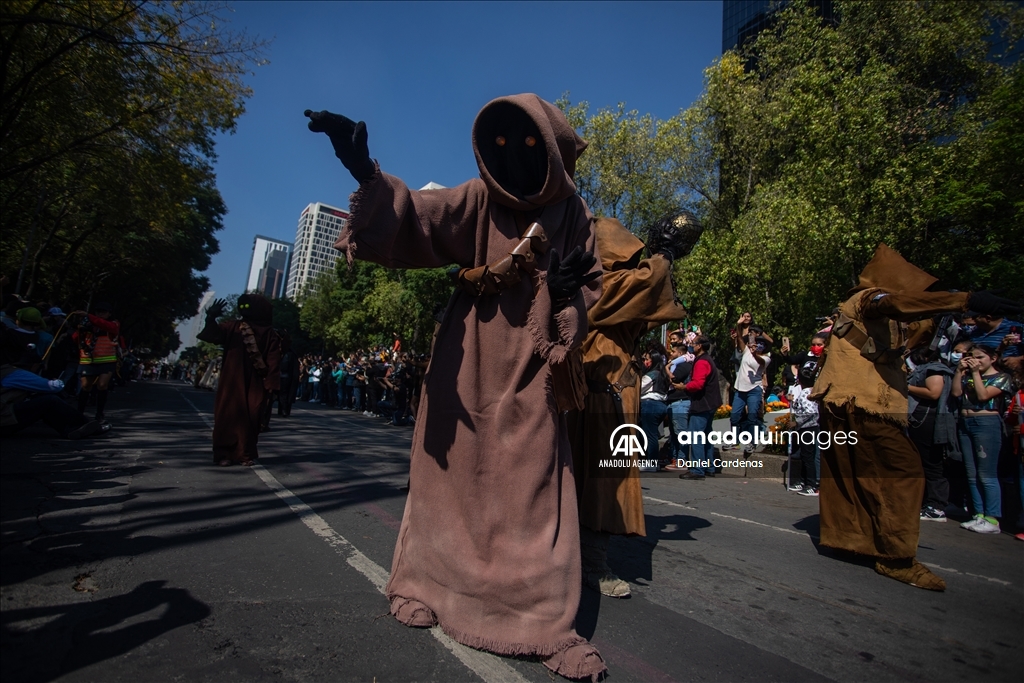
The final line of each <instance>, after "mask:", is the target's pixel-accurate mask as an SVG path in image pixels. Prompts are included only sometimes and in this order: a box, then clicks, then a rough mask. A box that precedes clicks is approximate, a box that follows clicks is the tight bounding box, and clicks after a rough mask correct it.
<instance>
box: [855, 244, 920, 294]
mask: <svg viewBox="0 0 1024 683" xmlns="http://www.w3.org/2000/svg"><path fill="white" fill-rule="evenodd" d="M937 281H938V278H937V277H934V276H932V275H929V274H928V273H926V272H924V271H923V270H921V269H920V268H918V267H917V266H915V265H914V264H913V263H911V262H910V261H908V260H906V259H905V258H903V257H902V256H900V254H899V252H897V251H894V250H892V249H890V248H889V247H888V246H887V245H885V244H884V243H883V244H879V245H878V246H877V247H876V248H875V254H874V256H872V257H871V260H870V261H868V264H867V265H866V266H864V270H862V271H861V273H860V276H859V277H858V279H857V286H856V287H854V288H853V289H851V290H850V291H849V293H848V294H847V296H853V295H854V294H855V293H857V292H862V291H864V290H866V289H876V288H877V289H884V290H886V291H888V292H923V291H925V290H927V289H928V288H929V287H931V286H932V285H933V284H935V283H936V282H937Z"/></svg>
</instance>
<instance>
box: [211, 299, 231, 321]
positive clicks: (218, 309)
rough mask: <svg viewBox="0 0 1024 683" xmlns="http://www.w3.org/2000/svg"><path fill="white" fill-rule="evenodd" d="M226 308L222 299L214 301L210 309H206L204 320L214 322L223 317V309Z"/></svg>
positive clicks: (225, 303)
mask: <svg viewBox="0 0 1024 683" xmlns="http://www.w3.org/2000/svg"><path fill="white" fill-rule="evenodd" d="M227 307H228V302H227V301H226V300H224V299H214V300H213V303H211V304H210V307H209V308H207V309H206V319H207V320H210V319H211V318H212V319H213V320H216V319H217V318H220V317H223V315H224V309H225V308H227Z"/></svg>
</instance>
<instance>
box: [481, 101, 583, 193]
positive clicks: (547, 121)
mask: <svg viewBox="0 0 1024 683" xmlns="http://www.w3.org/2000/svg"><path fill="white" fill-rule="evenodd" d="M503 105H511V106H513V107H515V108H517V109H519V110H521V111H522V112H523V113H525V114H526V115H527V116H528V117H529V118H530V119H531V120H532V121H533V123H534V124H535V125H536V126H537V128H538V129H539V130H540V135H541V140H542V141H543V143H544V150H545V151H546V152H547V179H546V180H545V181H544V186H543V187H542V188H541V189H540V191H539V192H537V193H536V194H532V195H528V196H526V197H524V198H523V199H518V198H516V197H514V196H512V195H511V194H509V193H508V192H507V191H506V190H505V189H504V188H503V187H502V186H501V185H500V184H499V183H498V182H497V181H496V180H495V179H494V177H493V176H492V174H491V171H490V169H489V166H491V164H493V160H491V159H489V158H487V156H488V155H487V153H486V152H482V150H483V149H485V144H484V141H483V140H482V139H480V138H481V136H482V130H483V129H487V128H488V127H489V126H487V124H488V123H490V122H491V121H492V120H493V118H494V117H496V116H500V115H501V114H500V113H499V112H500V111H501V109H502V108H503ZM586 148H587V143H586V142H584V141H583V139H582V138H581V137H580V136H579V135H577V134H576V131H575V130H573V128H572V126H570V125H569V122H568V121H567V120H566V118H565V115H564V114H562V112H561V111H560V110H559V109H558V108H557V107H555V106H554V105H553V104H551V103H550V102H546V101H544V100H542V99H541V98H540V97H538V96H537V95H534V94H532V93H526V94H523V95H510V96H508V97H499V98H498V99H496V100H491V101H490V102H488V103H487V104H486V105H485V106H484V108H483V109H481V110H480V113H479V114H477V117H476V121H475V122H474V123H473V154H474V155H475V156H476V163H477V166H479V167H480V178H481V179H482V180H483V181H484V184H485V185H486V186H487V190H488V192H489V193H490V195H491V197H492V198H493V199H494V201H496V202H498V203H499V204H502V205H503V206H507V207H509V208H512V209H519V210H520V211H529V210H531V209H536V208H537V207H541V206H548V205H550V204H555V203H557V202H560V201H562V200H563V199H568V198H569V197H571V196H573V195H574V194H576V184H575V183H574V182H573V178H574V177H575V175H576V160H577V159H579V158H580V155H581V154H583V150H585V149H586Z"/></svg>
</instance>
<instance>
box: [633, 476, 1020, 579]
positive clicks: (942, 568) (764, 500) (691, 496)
mask: <svg viewBox="0 0 1024 683" xmlns="http://www.w3.org/2000/svg"><path fill="white" fill-rule="evenodd" d="M674 479H675V481H673V478H660V479H645V480H644V483H643V485H644V487H645V488H646V489H647V490H646V491H645V495H647V496H649V497H654V498H661V499H668V500H673V501H675V502H678V503H680V504H683V505H688V506H690V507H696V508H699V509H701V510H703V511H704V512H706V513H709V514H710V515H711V516H713V517H714V516H717V517H719V518H720V519H725V517H724V516H725V515H730V516H733V517H738V518H742V519H748V518H747V517H745V516H744V514H743V512H744V507H745V506H748V505H752V506H754V507H756V509H757V511H758V514H757V515H756V516H754V517H750V518H749V520H748V522H747V523H757V524H764V525H767V526H769V527H776V528H784V529H789V530H793V531H798V532H803V533H806V534H807V536H809V537H810V538H811V539H812V540H813V541H817V539H818V536H819V533H820V530H819V521H818V503H819V499H818V498H812V497H806V496H800V495H797V494H795V493H793V492H790V491H786V490H785V488H784V487H783V486H782V485H781V484H779V483H777V482H774V483H773V482H770V481H767V480H763V479H738V478H732V477H727V478H721V477H720V478H716V479H713V480H712V479H708V480H705V481H703V482H690V481H680V480H679V479H678V478H674ZM1020 550H1021V548H1020V547H1019V541H1016V539H1014V538H1013V537H1012V536H1011V535H1010V534H1006V533H1004V534H1001V535H992V536H987V535H983V534H975V533H971V532H969V531H966V530H964V529H961V528H960V525H959V524H958V523H957V522H956V521H954V520H950V521H949V522H946V523H935V522H926V521H923V522H921V536H920V542H919V554H918V557H919V558H920V559H921V560H922V561H923V562H927V563H929V564H931V565H934V566H935V567H939V568H938V569H936V571H937V572H939V573H940V574H942V576H943V577H944V578H945V579H947V581H949V580H952V581H957V580H959V579H960V578H963V577H970V576H972V575H973V576H974V577H975V578H981V579H982V580H986V581H989V582H992V583H997V584H999V583H1009V584H1011V585H1014V586H1017V587H1019V588H1022V589H1024V575H1022V572H1021V570H1020Z"/></svg>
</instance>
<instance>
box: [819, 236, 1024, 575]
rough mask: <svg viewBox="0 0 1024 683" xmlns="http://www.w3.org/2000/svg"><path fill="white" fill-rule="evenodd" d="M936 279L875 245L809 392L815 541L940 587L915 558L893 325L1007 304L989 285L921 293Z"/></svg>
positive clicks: (908, 449)
mask: <svg viewBox="0 0 1024 683" xmlns="http://www.w3.org/2000/svg"><path fill="white" fill-rule="evenodd" d="M936 280H937V279H936V278H935V277H932V276H931V275H929V274H928V273H926V272H924V271H923V270H921V269H920V268H918V267H916V266H914V265H912V264H910V263H908V262H907V261H906V260H905V259H904V258H903V257H902V256H900V255H899V254H898V253H896V252H895V251H893V250H892V249H890V248H889V247H887V246H886V245H884V244H880V245H879V246H878V248H877V249H876V251H875V254H874V257H873V258H872V259H871V261H870V262H869V263H868V264H867V266H865V268H864V270H863V271H862V272H861V274H860V279H859V282H858V284H857V286H856V287H854V288H853V289H852V290H850V295H849V298H848V299H847V300H846V301H844V302H843V303H842V304H841V305H840V307H839V311H840V315H839V319H838V320H837V321H836V323H835V325H834V327H833V332H832V335H831V337H830V339H829V343H828V347H827V348H826V352H825V353H826V355H825V360H824V365H823V368H822V371H821V373H820V374H819V376H818V379H817V381H816V383H815V385H814V389H813V391H812V393H811V398H813V399H817V400H820V401H821V402H822V403H823V405H822V408H821V428H822V429H823V430H825V431H827V432H830V433H831V435H832V445H831V447H830V448H828V449H825V450H823V451H822V454H821V489H820V490H821V496H820V498H819V501H820V506H821V545H823V546H827V547H830V548H838V549H841V550H847V551H850V552H854V553H859V554H862V555H869V556H872V557H875V558H878V559H877V562H876V564H875V570H876V571H877V572H878V573H879V574H883V575H885V576H889V577H891V578H894V579H897V580H898V581H902V582H904V583H908V584H910V585H912V586H917V587H919V588H927V589H929V590H940V591H941V590H945V588H946V584H945V582H944V581H943V580H942V579H940V578H939V577H938V576H936V575H935V574H933V573H932V572H931V571H929V570H928V568H927V567H925V566H924V565H922V564H921V563H920V562H918V561H917V559H916V555H917V541H918V533H919V531H920V524H921V520H920V509H921V500H922V497H923V494H924V483H925V481H924V471H923V469H922V466H921V458H920V456H919V455H918V453H917V449H916V447H915V446H914V444H913V442H912V441H911V440H910V438H909V437H908V436H907V434H906V429H905V428H906V425H907V375H906V372H905V370H904V369H903V355H902V354H903V351H904V349H905V348H906V347H907V346H908V344H907V337H908V328H907V327H906V325H903V324H902V323H911V322H913V321H922V320H926V319H927V320H928V322H929V323H930V318H931V317H932V316H934V315H937V314H941V313H949V312H955V311H964V310H966V309H967V308H968V307H969V308H971V309H973V310H978V311H987V310H993V311H996V310H1005V309H1007V308H1008V307H1009V308H1010V309H1012V308H1015V305H1014V303H1013V302H1011V301H1008V300H1006V299H1003V298H1002V297H998V296H995V295H993V294H991V293H989V292H975V293H972V294H968V293H966V292H941V291H940V292H928V291H926V290H927V289H928V288H929V287H931V286H932V285H933V284H934V283H935V282H936ZM840 432H843V433H845V434H846V435H847V436H844V437H843V438H841V439H840V440H839V441H837V440H836V435H837V434H838V433H840ZM853 432H855V433H856V436H855V437H854V438H849V434H850V433H853ZM854 440H855V441H856V443H854ZM840 441H842V443H840Z"/></svg>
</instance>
